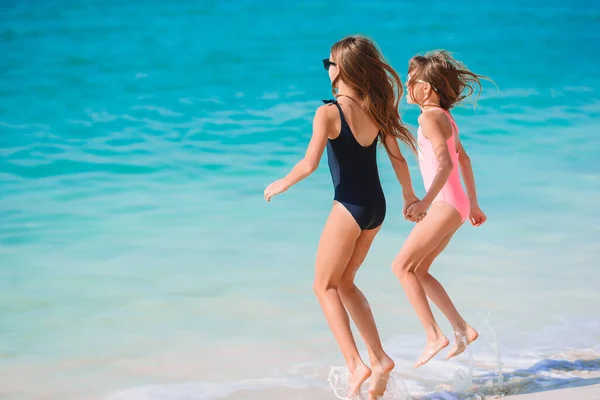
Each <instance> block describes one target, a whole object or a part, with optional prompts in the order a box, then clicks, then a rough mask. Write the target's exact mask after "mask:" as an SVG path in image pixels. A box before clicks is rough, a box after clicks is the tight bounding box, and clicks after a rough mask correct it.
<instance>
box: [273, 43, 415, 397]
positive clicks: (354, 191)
mask: <svg viewBox="0 0 600 400" xmlns="http://www.w3.org/2000/svg"><path fill="white" fill-rule="evenodd" d="M323 64H324V66H325V69H326V70H328V71H329V78H330V79H331V82H332V92H333V95H334V96H335V97H336V100H327V101H325V103H326V104H324V105H322V106H321V107H319V108H318V109H317V111H316V113H315V116H314V120H313V135H312V138H311V140H310V143H309V144H308V149H307V150H306V154H305V156H304V158H303V159H302V160H301V161H300V162H298V163H297V164H296V166H295V167H294V168H293V169H292V171H291V172H290V173H289V174H288V175H286V176H285V177H284V178H283V179H281V180H278V181H275V182H273V183H271V184H270V185H269V186H268V187H267V188H266V189H265V192H264V196H265V199H266V200H267V201H270V200H271V198H272V197H273V196H275V195H277V194H280V193H283V192H285V191H286V190H287V189H289V188H290V187H291V186H293V185H295V184H296V183H298V182H300V181H301V180H302V179H304V178H306V177H307V176H309V175H310V174H311V173H312V172H314V171H315V170H316V169H317V167H318V165H319V161H320V159H321V156H322V154H323V151H324V150H325V148H327V156H328V160H329V169H330V172H331V177H332V180H333V185H334V188H335V192H334V202H333V207H332V209H331V213H330V214H329V218H328V219H327V222H326V223H325V227H324V228H323V233H322V235H321V240H320V242H319V248H318V250H317V258H316V273H315V280H314V291H315V293H316V295H317V298H318V299H319V303H320V304H321V307H322V308H323V312H324V313H325V317H326V318H327V322H328V323H329V326H330V328H331V330H332V332H333V335H334V336H335V339H336V341H337V342H338V344H339V346H340V348H341V350H342V353H343V356H344V359H345V361H346V365H347V367H348V371H349V372H350V377H349V385H348V396H347V397H348V398H354V397H356V396H358V395H359V394H360V389H361V385H362V383H363V382H364V381H365V380H366V379H367V378H369V376H371V384H370V387H369V398H370V399H376V398H379V397H380V396H382V395H383V392H384V391H385V389H386V384H387V379H388V377H389V374H390V371H391V370H392V369H393V368H394V362H393V361H392V359H391V358H390V357H389V356H388V355H387V354H386V353H385V352H384V350H383V348H382V346H381V341H380V339H379V334H378V332H377V327H376V326H375V322H374V319H373V315H372V313H371V309H370V307H369V304H368V302H367V301H366V299H365V297H364V295H363V294H362V292H361V291H360V290H359V289H358V288H357V287H356V285H355V284H354V276H355V275H356V272H357V271H358V269H359V267H360V266H361V264H362V263H363V261H364V259H365V257H366V255H367V252H368V250H369V248H370V247H371V243H372V242H373V239H374V238H375V235H377V232H379V229H380V228H381V224H382V223H383V220H384V218H385V211H386V203H385V197H384V195H383V191H382V189H381V183H380V181H379V172H378V171H377V159H376V156H377V151H376V150H377V143H378V142H382V143H383V146H384V147H385V149H386V151H387V154H388V156H389V158H390V160H391V162H392V166H393V168H394V171H395V173H396V176H397V178H398V180H399V182H400V184H401V185H402V188H403V196H404V211H405V210H406V209H407V208H408V206H409V205H411V204H412V203H414V202H416V201H418V199H417V197H416V196H415V194H414V191H413V188H412V185H411V181H410V174H409V171H408V166H407V163H406V160H405V159H404V157H403V156H402V154H401V153H400V148H399V146H398V141H397V139H400V140H401V141H402V142H404V143H405V144H406V145H407V146H408V148H410V149H411V150H413V151H416V146H417V144H416V140H415V138H414V136H413V135H412V134H411V133H410V131H409V130H408V129H407V128H406V127H404V125H403V124H402V121H401V120H400V115H399V112H398V103H399V100H400V98H401V96H402V84H401V82H400V78H399V77H398V74H397V73H396V72H395V71H394V69H392V67H390V65H389V64H388V63H387V62H386V61H385V60H384V58H383V56H382V54H381V53H380V51H379V50H378V49H377V47H376V45H375V44H374V43H373V42H372V41H371V40H369V39H366V38H363V37H359V36H349V37H346V38H344V39H342V40H340V41H339V42H337V43H335V44H334V45H333V47H332V48H331V53H330V56H329V58H328V59H325V60H323ZM405 215H406V214H405ZM417 219H418V218H416V217H415V218H413V220H414V221H416V220H417ZM348 313H350V316H351V317H352V320H353V321H354V323H355V324H356V326H357V328H358V329H359V331H360V333H361V336H362V337H363V338H364V340H365V342H366V345H367V348H368V349H369V358H370V367H368V366H367V365H366V364H365V363H364V362H363V360H362V359H361V357H360V355H359V353H358V350H357V348H356V344H355V341H354V338H353V336H352V331H351V330H350V322H349V318H348Z"/></svg>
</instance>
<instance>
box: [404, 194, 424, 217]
mask: <svg viewBox="0 0 600 400" xmlns="http://www.w3.org/2000/svg"><path fill="white" fill-rule="evenodd" d="M418 201H419V198H418V197H417V196H410V197H406V198H404V205H403V206H402V215H403V216H404V219H406V220H409V221H412V222H419V221H420V220H421V219H414V218H411V217H409V216H408V213H407V211H408V208H409V207H410V206H411V205H413V204H414V203H416V202H418Z"/></svg>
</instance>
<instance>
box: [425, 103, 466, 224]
mask: <svg viewBox="0 0 600 400" xmlns="http://www.w3.org/2000/svg"><path fill="white" fill-rule="evenodd" d="M436 109H438V108H432V109H429V110H436ZM439 109H440V110H442V111H443V112H444V113H446V115H447V116H448V118H449V119H450V124H451V125H452V136H450V137H449V138H448V140H446V145H447V146H448V151H449V152H450V158H451V159H452V172H451V173H450V176H449V177H448V180H447V181H446V183H445V184H444V187H443V188H442V190H440V193H439V194H438V195H437V196H436V197H435V199H434V200H433V202H434V203H435V202H436V201H444V202H446V203H448V204H450V205H451V206H452V207H454V208H455V209H456V211H458V213H459V214H460V216H461V218H462V222H464V221H465V220H466V219H467V217H468V216H469V213H470V212H471V204H470V202H469V198H468V197H467V195H466V193H465V190H464V189H463V186H462V183H461V181H460V173H459V165H458V149H457V147H456V137H457V136H458V127H457V126H456V123H455V122H454V118H452V116H451V115H450V113H449V112H448V111H447V110H444V109H443V108H439ZM429 110H426V111H424V112H428V111H429ZM417 137H418V142H419V167H420V169H421V175H422V176H423V183H424V184H425V190H429V187H430V186H431V183H432V182H433V179H434V178H435V175H436V174H437V171H438V167H439V161H438V159H437V157H436V155H435V153H434V150H433V145H432V144H431V142H430V141H429V139H427V138H426V137H425V136H423V134H422V133H421V127H420V126H419V129H418V130H417Z"/></svg>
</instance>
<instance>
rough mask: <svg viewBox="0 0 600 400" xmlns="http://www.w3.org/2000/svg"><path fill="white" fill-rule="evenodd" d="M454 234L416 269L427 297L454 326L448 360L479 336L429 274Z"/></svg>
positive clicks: (439, 284) (445, 239) (449, 235)
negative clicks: (452, 343)
mask: <svg viewBox="0 0 600 400" xmlns="http://www.w3.org/2000/svg"><path fill="white" fill-rule="evenodd" d="M457 230H458V228H457ZM454 233H456V230H455V231H454V232H451V233H450V234H448V236H446V237H445V238H444V239H443V240H442V241H441V242H440V244H438V246H437V247H436V248H435V249H434V250H433V251H432V252H431V253H429V254H428V255H427V257H425V258H424V259H423V261H421V263H420V264H419V265H418V266H417V269H416V274H417V277H418V278H419V281H421V285H423V289H425V293H426V294H427V297H429V299H431V301H433V303H434V304H435V305H436V306H437V307H438V308H439V309H440V310H441V311H442V312H443V313H444V315H445V316H446V318H448V321H450V324H452V328H453V330H454V336H455V342H454V346H452V348H451V349H450V351H449V352H448V355H447V356H446V359H449V358H451V357H454V356H457V355H459V354H460V353H462V352H463V351H465V349H466V346H468V345H469V344H471V343H472V342H473V341H475V340H476V339H477V337H478V336H479V334H478V333H477V331H476V330H475V329H473V327H471V326H470V325H469V324H467V322H466V321H465V320H464V319H463V318H462V317H461V316H460V314H459V313H458V311H457V310H456V308H455V307H454V304H453V303H452V300H450V297H449V296H448V294H447V293H446V290H445V289H444V287H443V286H442V285H441V283H440V282H439V281H438V280H437V279H435V278H434V277H433V276H432V275H431V274H430V273H429V268H430V267H431V264H432V263H433V261H434V260H435V259H436V258H437V256H438V255H440V254H441V253H442V251H444V249H445V248H446V246H447V245H448V243H449V242H450V240H451V239H452V236H454Z"/></svg>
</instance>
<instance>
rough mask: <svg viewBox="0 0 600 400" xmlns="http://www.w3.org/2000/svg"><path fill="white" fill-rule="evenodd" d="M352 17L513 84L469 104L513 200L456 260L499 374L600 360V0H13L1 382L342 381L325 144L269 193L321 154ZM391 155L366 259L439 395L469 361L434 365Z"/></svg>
mask: <svg viewBox="0 0 600 400" xmlns="http://www.w3.org/2000/svg"><path fill="white" fill-rule="evenodd" d="M353 33H362V34H366V35H369V36H370V37H372V38H373V39H375V40H376V41H377V42H378V44H379V45H380V47H381V49H382V50H383V52H384V54H385V55H386V57H387V58H388V59H389V61H390V62H391V63H392V65H393V66H394V67H395V68H396V69H397V70H398V71H399V72H400V73H401V76H405V73H406V66H407V61H408V59H409V58H410V57H411V56H412V55H413V54H415V53H417V52H421V51H425V50H430V49H435V48H446V49H448V50H451V51H453V52H455V54H456V56H457V57H458V58H459V59H461V60H463V61H464V62H465V63H466V64H467V65H468V66H469V67H470V68H472V69H473V70H474V71H476V72H479V73H482V74H485V75H488V76H490V77H492V78H493V79H494V81H495V83H496V84H497V85H498V88H499V89H496V88H495V87H494V86H493V85H491V84H486V86H485V90H484V93H483V95H482V97H481V99H480V105H479V107H478V108H477V109H475V110H474V109H472V108H468V107H465V108H460V109H458V110H456V112H455V116H456V119H457V122H458V124H459V126H460V128H461V137H462V140H463V143H464V145H465V147H466V148H467V149H468V151H469V154H470V155H471V159H472V161H473V163H474V168H475V174H476V180H477V185H478V190H479V197H480V203H481V205H482V207H483V209H484V210H485V211H486V212H487V213H488V217H489V222H488V223H487V224H486V225H484V226H483V227H481V228H478V229H474V228H472V227H465V228H463V229H461V231H460V232H459V233H458V234H457V236H456V238H455V239H454V241H453V243H452V244H451V245H450V247H449V248H448V250H447V252H446V253H445V254H444V255H443V256H442V257H441V258H440V260H439V261H438V263H437V265H436V266H434V273H436V274H437V276H438V277H439V279H440V280H442V281H443V282H444V283H445V284H446V286H447V288H448V290H449V292H450V293H451V295H453V297H454V298H455V299H456V303H457V306H458V307H459V308H460V309H461V311H462V312H463V314H464V315H465V317H466V318H467V319H468V320H470V321H472V322H473V323H474V324H475V325H477V326H478V327H479V328H480V329H481V331H482V337H481V340H480V341H479V343H478V344H476V345H474V346H473V350H472V356H473V359H474V362H475V371H474V375H475V377H476V378H477V377H482V376H484V377H485V376H493V374H496V373H497V372H498V365H499V363H498V361H497V359H498V354H500V356H501V358H502V362H503V363H504V366H503V371H505V372H506V371H512V370H514V369H526V370H527V371H529V372H530V375H531V376H530V377H529V378H526V379H523V382H521V381H519V383H518V384H514V385H513V386H515V387H516V388H517V389H515V390H518V388H521V387H522V388H524V390H525V389H527V388H528V387H530V386H531V385H535V384H536V382H539V381H540V379H541V378H540V374H542V375H543V373H545V372H547V371H546V370H542V372H540V371H539V370H538V369H535V368H534V369H531V368H532V366H534V365H537V364H536V363H537V362H539V361H540V360H546V359H550V358H551V359H558V360H563V359H565V360H570V359H578V358H581V357H584V356H585V357H586V358H590V359H591V360H595V361H592V365H594V366H595V367H594V368H597V369H598V368H600V365H598V359H600V349H599V348H598V347H597V343H598V342H599V340H600V318H599V316H600V315H599V313H598V308H597V304H598V300H599V295H598V283H599V282H600V277H599V273H598V269H597V266H598V257H599V256H600V248H599V247H598V237H599V234H600V228H599V226H600V225H599V223H600V215H599V213H598V204H599V202H600V161H599V158H598V155H599V154H600V137H599V136H598V134H597V132H598V130H599V129H600V75H598V73H597V68H598V65H599V64H600V55H599V53H598V52H597V51H596V47H597V43H598V41H599V40H600V5H599V4H598V3H597V2H592V1H584V0H576V1H568V2H567V1H558V0H550V1H546V2H538V1H532V2H525V1H517V0H509V1H507V2H504V3H503V4H502V5H501V6H500V5H497V4H494V3H492V2H479V3H476V2H469V1H465V0H459V1H455V2H433V3H431V4H428V5H427V6H424V5H423V4H420V3H414V2H386V1H377V2H369V3H367V2H360V1H354V0H352V1H347V2H344V3H343V4H340V3H338V2H324V1H304V2H300V1H290V2H275V1H267V0H263V1H243V0H240V1H229V2H224V1H223V2H217V1H197V2H192V1H183V0H176V1H171V2H167V1H156V2H149V1H141V0H133V1H130V2H116V1H112V0H107V1H97V0H89V1H68V0H62V1H60V0H59V1H47V2H32V1H22V2H17V1H13V0H6V1H4V2H2V4H1V5H0V53H1V54H2V57H1V58H0V397H2V398H6V399H62V400H69V399H82V398H115V399H155V398H160V399H212V398H232V399H233V398H234V397H227V396H236V391H239V390H242V389H252V390H253V391H254V392H255V393H258V395H257V396H259V397H260V398H268V394H267V393H270V392H268V391H269V390H272V389H281V388H285V387H292V388H296V389H301V388H311V387H315V388H317V389H318V390H320V392H319V393H322V395H323V399H326V398H333V397H332V396H333V395H332V394H331V393H328V392H327V391H326V389H323V388H324V387H326V386H327V384H326V378H327V368H328V367H329V366H330V365H340V364H341V363H342V362H341V357H340V355H339V352H338V349H337V347H336V345H335V342H334V341H333V338H332V335H331V333H330V332H329V330H328V328H327V325H326V323H325V319H324V317H323V316H322V314H321V311H320V308H319V306H318V303H317V302H316V300H315V298H314V296H313V294H312V290H311V286H312V274H313V259H314V253H315V250H316V245H317V242H318V238H319V235H320V231H321V228H322V226H323V223H324V221H325V218H326V216H327V213H328V211H329V207H330V201H331V198H332V193H333V191H332V187H331V179H330V177H329V173H328V171H327V167H326V163H322V164H321V166H320V167H319V169H318V171H317V172H316V173H315V174H314V175H313V176H311V177H310V178H309V179H307V180H306V181H304V182H302V183H301V184H299V185H298V186H297V187H294V188H293V189H291V190H290V191H289V192H287V193H285V194H284V195H282V196H280V197H277V198H275V199H274V201H273V202H272V203H271V204H267V203H266V202H264V200H263V198H262V191H263V189H264V187H265V186H266V185H267V184H268V183H270V182H271V181H273V180H274V179H277V178H280V177H282V176H283V174H285V173H286V172H287V171H288V170H289V169H290V168H291V167H292V166H293V164H294V163H295V162H296V161H297V160H298V159H299V158H300V157H301V156H302V155H303V153H304V149H305V146H306V144H307V142H308V139H309V137H310V134H311V120H312V115H313V113H314V110H315V109H316V108H317V107H318V106H319V105H320V104H321V103H320V100H321V99H326V98H330V97H331V91H330V85H329V80H328V77H327V74H326V72H325V71H324V70H323V68H322V64H321V62H320V60H321V59H322V58H324V57H327V55H328V53H329V48H330V46H331V44H332V43H333V42H335V41H336V40H338V39H340V38H341V37H343V36H345V35H347V34H353ZM401 107H402V108H401V111H402V114H403V118H404V119H405V121H406V122H408V123H409V124H411V125H412V126H414V125H415V124H416V119H417V113H418V111H417V110H416V109H415V108H411V107H409V106H408V105H407V104H405V102H403V104H402V106H401ZM380 155H381V156H383V157H380V169H381V174H382V182H383V185H384V190H385V191H386V196H387V200H388V215H387V220H386V222H385V225H384V227H383V229H382V231H381V233H380V234H379V235H378V237H377V239H376V241H375V244H374V245H373V248H372V251H371V253H370V255H369V257H368V259H367V261H366V263H365V265H364V267H363V268H362V270H361V272H360V273H359V277H358V282H359V285H360V286H361V288H363V290H364V291H365V292H366V294H367V296H368V297H369V300H370V302H371V305H372V307H373V310H374V313H375V317H376V319H377V322H378V324H379V326H380V331H381V334H382V338H383V339H384V341H385V345H386V348H388V349H389V351H390V352H391V353H392V354H393V355H394V357H395V359H396V361H397V364H398V368H397V370H398V372H399V373H400V374H401V376H402V378H403V379H404V381H405V382H406V384H407V386H408V388H409V389H410V391H411V393H412V394H413V396H416V397H418V396H423V395H428V394H431V393H433V392H436V391H439V390H443V389H446V388H447V387H446V386H444V385H445V384H448V383H451V382H452V379H453V377H454V374H455V373H456V371H457V370H461V369H462V370H464V369H465V368H466V366H467V365H468V359H467V358H466V357H463V358H462V359H459V360H456V361H454V362H451V363H447V362H443V361H441V359H440V360H435V361H433V362H432V363H431V364H430V365H428V366H426V367H424V368H422V369H420V370H418V371H414V370H413V369H412V368H411V367H410V365H411V364H412V361H413V360H414V358H416V356H417V355H418V354H419V352H420V350H421V348H422V345H423V343H424V335H423V332H422V330H421V328H420V326H419V324H418V321H417V319H416V316H415V315H414V313H413V311H412V309H411V308H410V306H409V304H408V302H407V301H406V299H405V296H404V294H403V292H402V290H401V288H400V285H399V284H398V283H397V282H396V281H395V278H394V277H393V275H392V274H391V271H390V263H391V261H392V259H393V257H394V255H395V254H396V252H397V251H398V250H399V248H400V246H401V245H402V242H403V240H404V238H405V237H406V235H407V234H408V232H409V230H410V229H411V225H410V224H409V223H408V222H406V221H404V220H403V219H402V218H401V195H400V187H399V185H398V184H397V182H396V180H395V178H394V174H393V171H392V169H391V167H390V165H389V162H388V161H387V159H386V158H385V155H384V153H383V152H380ZM409 162H410V164H411V168H412V172H413V179H414V181H415V186H416V188H417V190H418V192H419V193H421V194H422V193H423V187H422V184H421V180H420V176H419V173H418V169H417V164H416V160H415V159H414V157H412V156H409ZM444 328H446V331H447V332H448V334H449V333H450V331H449V329H448V326H447V325H444ZM594 362H595V363H596V364H593V363H594ZM571 367H572V368H571V369H577V368H575V367H577V365H575V366H571ZM567 369H568V370H569V371H568V373H567V375H568V376H566V377H565V376H562V375H561V376H560V377H557V378H556V379H557V382H559V381H560V379H563V378H564V379H567V378H568V379H571V378H573V376H574V375H573V376H572V375H569V374H570V373H572V371H571V370H570V369H569V368H567ZM489 374H492V375H489ZM559 378H560V379H559ZM508 381H510V379H508ZM513 381H514V379H513ZM553 382H554V381H553ZM183 383H185V384H186V385H187V386H186V385H183V386H182V384H183ZM475 390H476V391H477V390H479V389H477V388H475ZM481 390H483V389H481ZM263 391H264V394H261V393H263ZM237 395H239V393H238V394H237ZM453 396H455V397H459V398H460V396H462V395H460V394H455V395H453ZM240 398H243V397H240ZM275 398H281V397H275ZM285 398H293V397H291V396H290V397H285ZM296 398H300V397H298V396H296Z"/></svg>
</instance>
